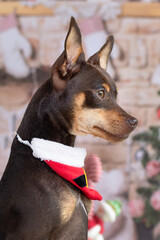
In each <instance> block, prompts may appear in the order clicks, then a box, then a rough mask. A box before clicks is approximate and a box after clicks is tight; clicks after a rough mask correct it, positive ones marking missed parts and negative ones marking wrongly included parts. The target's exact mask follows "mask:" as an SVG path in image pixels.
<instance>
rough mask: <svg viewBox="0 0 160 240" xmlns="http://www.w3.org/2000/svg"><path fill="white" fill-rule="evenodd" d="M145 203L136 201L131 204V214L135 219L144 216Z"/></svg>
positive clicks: (139, 200) (140, 200)
mask: <svg viewBox="0 0 160 240" xmlns="http://www.w3.org/2000/svg"><path fill="white" fill-rule="evenodd" d="M144 209H145V203H144V201H143V200H142V199H134V200H131V201H130V202H129V212H130V215H131V216H132V217H133V218H139V217H142V216H143V213H144Z"/></svg>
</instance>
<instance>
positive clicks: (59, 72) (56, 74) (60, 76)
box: [52, 17, 85, 91]
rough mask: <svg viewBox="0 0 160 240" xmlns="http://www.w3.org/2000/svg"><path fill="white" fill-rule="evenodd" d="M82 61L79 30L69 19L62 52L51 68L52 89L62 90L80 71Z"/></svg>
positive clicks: (82, 53) (72, 19)
mask: <svg viewBox="0 0 160 240" xmlns="http://www.w3.org/2000/svg"><path fill="white" fill-rule="evenodd" d="M84 61H85V58H84V52H83V49H82V40H81V33H80V29H79V27H78V25H77V23H76V21H75V19H74V18H73V17H71V20H70V26H69V30H68V33H67V36H66V39H65V44H64V52H63V53H62V54H61V56H60V57H59V58H58V59H57V61H56V62H55V63H54V64H53V66H52V83H53V87H54V88H55V89H56V90H57V91H59V90H63V89H64V88H65V86H66V84H67V81H68V80H69V79H71V78H72V77H73V76H74V75H75V74H76V73H77V72H78V71H80V69H81V63H82V62H84Z"/></svg>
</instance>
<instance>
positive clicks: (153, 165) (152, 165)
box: [146, 160, 160, 177]
mask: <svg viewBox="0 0 160 240" xmlns="http://www.w3.org/2000/svg"><path fill="white" fill-rule="evenodd" d="M146 173H147V176H148V177H154V176H156V175H157V174H158V173H160V162H158V161H157V160H151V161H149V162H148V163H147V166H146Z"/></svg>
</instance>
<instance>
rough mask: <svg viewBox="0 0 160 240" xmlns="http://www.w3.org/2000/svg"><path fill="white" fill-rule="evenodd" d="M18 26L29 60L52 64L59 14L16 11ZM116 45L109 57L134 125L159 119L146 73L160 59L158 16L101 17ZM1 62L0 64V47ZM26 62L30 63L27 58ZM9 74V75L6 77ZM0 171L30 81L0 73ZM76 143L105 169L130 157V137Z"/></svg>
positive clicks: (62, 29) (60, 36) (58, 43)
mask: <svg viewBox="0 0 160 240" xmlns="http://www.w3.org/2000/svg"><path fill="white" fill-rule="evenodd" d="M19 21H20V25H21V29H22V31H23V33H24V35H25V36H26V37H27V38H28V39H29V40H30V41H31V43H32V45H33V46H34V48H35V49H36V51H37V56H36V60H35V61H34V66H35V65H36V66H40V65H44V66H51V65H52V63H53V62H54V61H55V60H56V58H57V57H58V55H59V54H60V52H61V50H62V47H63V41H64V38H65V35H66V31H67V27H66V25H65V24H64V23H63V22H62V20H61V18H59V17H58V16H54V17H20V18H19ZM106 27H107V29H108V31H109V32H110V33H113V35H114V36H115V40H116V42H117V44H118V46H119V47H120V49H121V53H122V54H121V59H117V60H114V65H115V68H116V70H117V72H118V75H119V81H118V82H117V85H118V87H119V95H118V102H119V104H120V105H121V106H122V107H124V109H126V110H127V111H128V112H129V113H131V114H132V115H133V116H135V117H137V118H138V120H139V126H138V128H137V130H136V131H141V130H142V129H144V128H146V127H148V126H149V125H158V124H159V123H160V122H159V121H158V118H157V115H156V108H157V106H158V104H159V102H160V98H159V97H158V95H157V94H156V92H157V90H158V89H159V87H158V86H156V85H153V84H152V82H151V77H152V74H153V72H154V69H155V67H156V66H157V64H159V63H160V44H159V39H160V21H159V19H145V18H117V19H116V20H112V21H108V22H106ZM0 63H1V65H3V59H2V57H1V49H0ZM29 64H30V65H32V64H33V61H32V62H29ZM7 79H8V78H7ZM0 82H1V84H0V146H1V151H0V159H1V160H0V175H1V174H2V172H3V170H4V168H5V165H6V162H7V157H8V154H9V149H10V143H11V140H12V137H13V134H14V132H15V131H16V129H17V126H18V124H19V122H20V120H21V117H22V115H23V113H24V111H25V108H26V105H27V103H28V101H29V100H30V98H31V96H32V94H33V91H34V90H33V89H34V87H36V86H35V85H34V84H35V83H34V81H33V80H32V78H31V80H26V81H20V80H14V81H11V80H5V79H3V78H2V77H1V79H0ZM77 145H78V146H83V147H84V146H85V147H87V150H88V152H92V153H93V152H94V153H97V154H98V155H99V156H100V157H101V158H102V161H103V165H104V168H105V169H111V168H121V169H124V168H125V167H126V163H128V162H129V161H130V156H131V153H130V148H129V143H128V142H127V141H126V142H123V143H119V144H116V145H115V144H109V143H107V142H105V141H103V140H101V139H98V138H97V139H94V138H92V137H90V136H89V137H79V138H78V140H77Z"/></svg>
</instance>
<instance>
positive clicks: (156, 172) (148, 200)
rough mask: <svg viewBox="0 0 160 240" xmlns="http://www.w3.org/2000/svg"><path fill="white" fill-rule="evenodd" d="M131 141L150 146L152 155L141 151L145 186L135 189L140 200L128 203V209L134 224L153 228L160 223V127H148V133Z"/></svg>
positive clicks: (136, 136) (139, 135) (138, 135)
mask: <svg viewBox="0 0 160 240" xmlns="http://www.w3.org/2000/svg"><path fill="white" fill-rule="evenodd" d="M133 141H135V142H143V143H146V144H147V145H150V146H151V147H152V149H153V155H152V156H151V154H149V152H148V151H147V150H144V151H143V154H142V158H141V161H142V165H143V167H144V168H145V172H146V178H147V186H145V187H139V188H137V193H138V194H139V196H140V198H139V199H136V200H132V201H130V203H129V209H130V213H131V215H132V217H133V218H134V220H135V221H136V222H138V223H144V225H145V226H146V227H154V226H155V225H156V224H157V223H158V222H160V127H155V126H154V127H150V128H149V130H148V131H145V132H143V133H140V134H137V135H135V136H134V137H133Z"/></svg>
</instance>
